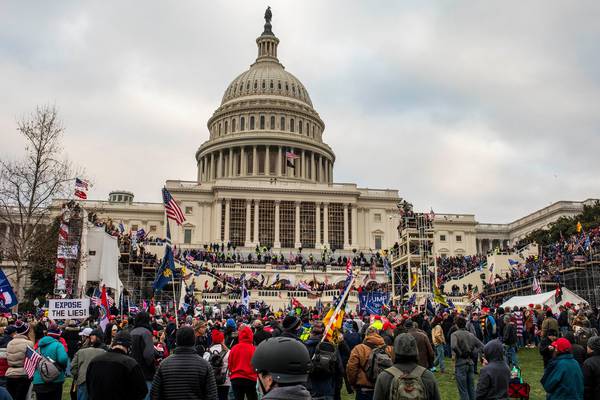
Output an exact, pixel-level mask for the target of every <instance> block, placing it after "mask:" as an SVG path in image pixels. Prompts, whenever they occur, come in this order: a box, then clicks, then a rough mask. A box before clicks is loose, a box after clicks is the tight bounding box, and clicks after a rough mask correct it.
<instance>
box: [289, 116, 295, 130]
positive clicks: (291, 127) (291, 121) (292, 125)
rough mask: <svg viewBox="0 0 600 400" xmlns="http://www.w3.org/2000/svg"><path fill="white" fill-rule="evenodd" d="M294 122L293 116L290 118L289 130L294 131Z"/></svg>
mask: <svg viewBox="0 0 600 400" xmlns="http://www.w3.org/2000/svg"><path fill="white" fill-rule="evenodd" d="M294 123H295V121H294V118H291V119H290V132H295V130H294Z"/></svg>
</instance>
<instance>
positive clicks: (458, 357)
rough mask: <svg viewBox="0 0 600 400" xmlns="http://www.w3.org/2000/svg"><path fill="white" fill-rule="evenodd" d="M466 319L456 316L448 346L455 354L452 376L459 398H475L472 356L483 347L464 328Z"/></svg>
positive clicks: (466, 399) (465, 399)
mask: <svg viewBox="0 0 600 400" xmlns="http://www.w3.org/2000/svg"><path fill="white" fill-rule="evenodd" d="M466 326H467V320H466V319H465V318H464V317H461V316H459V317H457V318H456V328H457V329H456V331H455V332H454V333H452V335H451V336H450V348H451V349H452V353H454V355H455V360H454V377H455V379H456V387H457V389H458V394H459V397H460V400H474V399H475V367H474V365H475V364H474V362H473V358H474V355H475V354H478V353H480V352H481V350H482V349H483V343H481V342H480V341H479V339H477V338H476V337H475V336H474V335H473V334H472V333H471V332H469V331H467V330H466Z"/></svg>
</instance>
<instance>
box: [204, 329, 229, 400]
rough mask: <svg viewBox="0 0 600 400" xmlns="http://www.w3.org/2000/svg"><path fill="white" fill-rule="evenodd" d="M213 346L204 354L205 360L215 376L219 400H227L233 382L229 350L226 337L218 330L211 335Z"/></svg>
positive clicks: (214, 330)
mask: <svg viewBox="0 0 600 400" xmlns="http://www.w3.org/2000/svg"><path fill="white" fill-rule="evenodd" d="M211 342H212V346H210V347H209V348H208V350H207V351H206V353H204V359H205V360H206V361H208V363H209V364H210V366H211V367H212V370H213V375H214V376H215V383H216V385H217V396H218V398H219V400H227V397H228V396H229V389H230V388H231V380H230V379H229V366H228V363H229V349H228V348H227V346H225V343H224V342H225V335H224V334H223V332H221V331H220V330H218V329H213V331H212V333H211Z"/></svg>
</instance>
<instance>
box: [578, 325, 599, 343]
mask: <svg viewBox="0 0 600 400" xmlns="http://www.w3.org/2000/svg"><path fill="white" fill-rule="evenodd" d="M597 335H598V333H597V332H596V330H595V329H592V328H581V329H579V332H577V335H576V336H575V340H576V341H577V344H579V345H581V346H583V347H584V348H585V347H587V343H588V340H590V338H591V337H592V336H597Z"/></svg>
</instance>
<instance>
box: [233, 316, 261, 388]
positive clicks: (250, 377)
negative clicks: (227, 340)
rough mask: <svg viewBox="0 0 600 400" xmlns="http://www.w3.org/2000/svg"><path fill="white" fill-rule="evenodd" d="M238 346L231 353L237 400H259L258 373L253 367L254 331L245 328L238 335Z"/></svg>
mask: <svg viewBox="0 0 600 400" xmlns="http://www.w3.org/2000/svg"><path fill="white" fill-rule="evenodd" d="M238 340H239V341H238V344H236V345H235V346H233V348H232V349H231V351H230V352H229V360H228V365H229V371H230V375H229V377H230V378H231V388H232V390H233V394H234V397H235V400H244V398H246V399H247V400H257V394H256V379H257V376H256V371H255V370H254V368H253V367H252V365H251V361H252V356H253V355H254V351H255V350H256V348H255V347H254V343H253V340H254V334H253V333H252V329H250V328H249V327H247V326H243V327H242V328H241V329H240V330H239V333H238Z"/></svg>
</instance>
